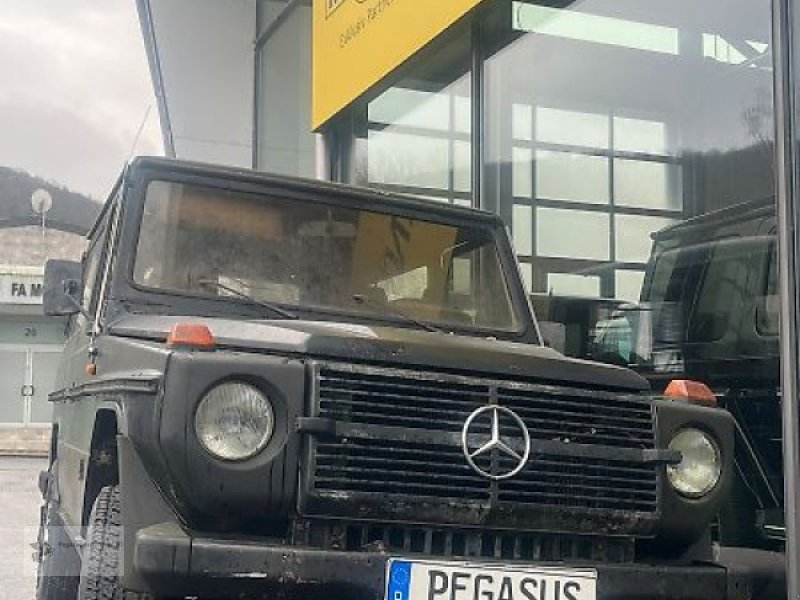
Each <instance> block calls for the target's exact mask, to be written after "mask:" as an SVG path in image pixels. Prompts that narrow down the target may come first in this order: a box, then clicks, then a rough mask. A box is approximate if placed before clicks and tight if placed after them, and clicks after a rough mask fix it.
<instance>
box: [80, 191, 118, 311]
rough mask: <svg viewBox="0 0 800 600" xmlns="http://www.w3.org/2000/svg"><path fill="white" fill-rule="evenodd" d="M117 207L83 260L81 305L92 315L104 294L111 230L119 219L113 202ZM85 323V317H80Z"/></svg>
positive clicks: (115, 201) (109, 211)
mask: <svg viewBox="0 0 800 600" xmlns="http://www.w3.org/2000/svg"><path fill="white" fill-rule="evenodd" d="M113 202H114V203H115V206H113V207H111V208H110V210H108V211H107V212H106V214H105V215H104V217H103V220H102V221H101V222H100V224H98V226H97V230H96V231H95V234H94V237H92V238H91V239H90V240H89V247H88V248H87V250H86V254H85V255H84V259H83V296H82V298H81V304H82V306H83V307H84V308H85V309H86V312H88V313H89V314H90V315H95V314H96V312H97V310H98V305H99V303H100V296H101V295H102V293H103V290H102V289H101V288H102V283H103V277H104V274H105V271H106V260H107V256H108V253H109V246H110V243H111V242H110V238H111V235H110V233H109V230H110V229H113V226H112V223H113V222H114V220H115V219H116V218H117V216H116V215H117V212H118V210H117V206H118V203H117V199H115V200H113ZM79 319H81V320H82V322H85V318H84V317H82V316H81V317H79Z"/></svg>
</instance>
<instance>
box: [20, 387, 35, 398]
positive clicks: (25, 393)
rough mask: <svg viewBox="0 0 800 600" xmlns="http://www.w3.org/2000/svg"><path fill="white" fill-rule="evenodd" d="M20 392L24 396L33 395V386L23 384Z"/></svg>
mask: <svg viewBox="0 0 800 600" xmlns="http://www.w3.org/2000/svg"><path fill="white" fill-rule="evenodd" d="M20 394H22V396H23V397H26V396H33V386H32V385H23V386H22V388H21V389H20Z"/></svg>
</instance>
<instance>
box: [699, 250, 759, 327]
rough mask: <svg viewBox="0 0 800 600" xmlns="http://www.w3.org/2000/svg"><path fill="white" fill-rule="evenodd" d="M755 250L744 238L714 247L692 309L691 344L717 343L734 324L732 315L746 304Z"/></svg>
mask: <svg viewBox="0 0 800 600" xmlns="http://www.w3.org/2000/svg"><path fill="white" fill-rule="evenodd" d="M755 249H756V248H754V246H753V243H752V241H751V240H749V239H747V238H744V239H740V238H732V239H728V240H722V241H720V242H719V243H718V244H717V247H716V248H715V249H714V252H713V253H712V254H711V256H710V257H709V262H708V266H707V267H706V271H705V274H704V276H703V279H702V282H701V284H700V287H699V289H698V293H697V298H696V300H695V304H694V307H693V310H692V314H691V319H690V321H689V330H688V332H687V333H688V338H689V341H690V342H716V341H718V340H720V339H722V338H723V337H724V336H725V334H726V333H727V332H728V331H729V329H730V328H732V327H734V326H735V325H736V324H735V323H732V322H731V315H733V314H734V313H735V311H736V310H738V309H739V308H741V307H742V306H743V305H744V303H745V301H746V298H747V279H748V275H749V271H750V264H751V259H752V255H753V252H754V250H755Z"/></svg>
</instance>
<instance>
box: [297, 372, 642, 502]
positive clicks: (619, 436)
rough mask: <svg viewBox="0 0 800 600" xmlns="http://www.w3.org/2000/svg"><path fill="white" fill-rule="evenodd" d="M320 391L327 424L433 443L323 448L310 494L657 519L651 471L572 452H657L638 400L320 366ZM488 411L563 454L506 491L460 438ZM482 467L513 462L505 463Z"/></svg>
mask: <svg viewBox="0 0 800 600" xmlns="http://www.w3.org/2000/svg"><path fill="white" fill-rule="evenodd" d="M317 388H318V389H317V400H318V416H319V417H322V418H326V419H330V420H332V421H335V422H337V423H347V424H351V425H358V426H364V430H365V431H368V430H370V429H369V428H370V427H373V429H377V430H379V431H386V430H391V431H393V432H395V433H396V432H411V433H419V432H425V433H426V438H425V441H424V442H423V441H420V440H419V439H408V440H403V439H402V438H403V437H404V436H403V435H402V434H397V435H393V436H392V439H385V438H384V437H381V436H380V435H370V434H365V435H359V436H352V437H351V438H350V439H319V440H317V441H316V442H315V444H314V451H313V460H314V467H313V480H312V492H315V493H322V494H328V496H329V497H331V496H332V495H335V494H340V493H343V494H354V493H362V494H381V495H385V494H388V495H390V497H392V498H395V499H397V498H398V497H418V498H426V499H437V500H440V501H447V502H461V501H470V502H478V503H482V504H483V505H485V506H502V505H504V504H508V505H510V504H512V503H513V505H514V506H522V505H525V506H529V507H545V508H559V509H574V510H579V511H595V512H597V511H601V512H611V511H627V512H636V513H650V514H652V513H655V512H656V510H657V472H656V467H655V466H654V465H653V464H648V463H645V462H643V461H641V460H616V459H613V458H602V457H594V456H585V455H584V456H575V455H574V454H572V453H570V452H569V449H570V447H571V446H570V445H584V446H585V445H591V446H594V447H597V448H603V449H605V450H606V451H607V450H609V449H612V450H614V451H622V452H624V451H626V450H630V449H643V448H652V447H653V446H654V433H653V419H652V414H651V408H650V404H649V403H648V402H647V401H646V400H645V399H643V398H641V397H639V396H636V395H632V394H622V393H618V392H612V391H603V390H587V389H579V388H572V387H566V386H553V385H541V384H528V383H518V382H511V381H495V380H481V379H476V378H471V377H470V378H467V377H460V376H457V375H446V374H439V373H425V372H417V371H411V370H396V369H376V368H370V367H361V366H359V367H355V366H348V365H341V366H340V365H324V366H321V367H320V368H319V372H318V386H317ZM489 403H496V404H498V405H499V406H503V407H507V408H509V409H511V410H513V411H514V412H515V413H516V414H517V415H519V416H520V418H521V419H522V420H523V421H524V423H525V425H526V427H527V428H528V430H529V432H530V436H531V439H532V440H540V441H554V442H558V443H559V444H561V446H559V447H563V448H564V453H563V455H561V454H558V453H556V455H553V454H552V453H550V454H548V455H546V456H544V455H542V456H537V455H531V458H530V460H529V461H528V463H527V465H526V467H525V468H524V469H523V470H522V471H521V472H520V473H519V474H518V475H516V476H514V477H512V478H510V479H507V480H503V481H500V482H492V481H490V480H488V479H486V478H483V477H481V476H480V475H478V474H477V473H476V472H475V471H473V470H472V468H471V467H469V466H468V465H467V463H466V461H465V459H464V456H463V453H462V448H461V445H460V443H459V441H458V436H460V432H461V429H462V428H463V426H464V422H465V421H466V419H467V417H468V416H469V415H470V414H471V413H472V412H473V411H474V410H476V409H477V408H480V407H483V406H486V405H487V404H489ZM407 437H409V438H412V437H413V436H407ZM598 454H600V453H598ZM605 456H608V452H606V453H605ZM484 460H487V461H489V460H496V461H499V464H500V465H501V466H503V465H504V464H505V463H504V461H512V462H513V459H511V458H510V457H507V456H500V457H497V456H495V457H494V458H492V459H490V458H489V457H488V456H487V457H484ZM487 466H489V465H488V464H487Z"/></svg>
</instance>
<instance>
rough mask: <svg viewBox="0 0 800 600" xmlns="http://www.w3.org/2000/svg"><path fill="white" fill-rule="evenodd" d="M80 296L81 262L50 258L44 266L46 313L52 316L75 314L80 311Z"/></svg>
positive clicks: (43, 301) (43, 300)
mask: <svg viewBox="0 0 800 600" xmlns="http://www.w3.org/2000/svg"><path fill="white" fill-rule="evenodd" d="M80 296H81V263H79V262H74V261H71V260H48V261H47V263H46V264H45V267H44V290H43V297H42V303H43V305H44V314H46V315H48V316H51V317H55V316H66V315H74V314H76V313H78V312H80V308H81V303H80Z"/></svg>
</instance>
